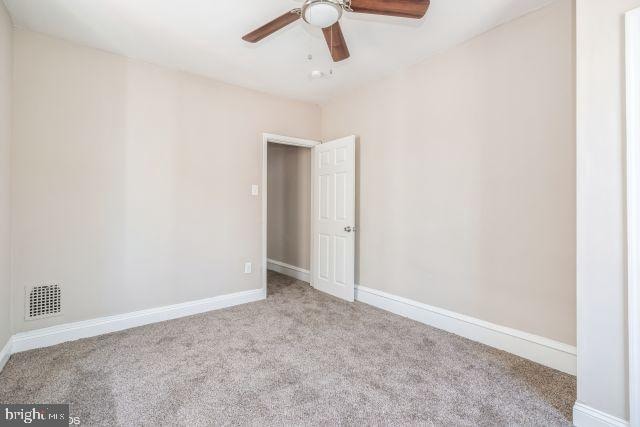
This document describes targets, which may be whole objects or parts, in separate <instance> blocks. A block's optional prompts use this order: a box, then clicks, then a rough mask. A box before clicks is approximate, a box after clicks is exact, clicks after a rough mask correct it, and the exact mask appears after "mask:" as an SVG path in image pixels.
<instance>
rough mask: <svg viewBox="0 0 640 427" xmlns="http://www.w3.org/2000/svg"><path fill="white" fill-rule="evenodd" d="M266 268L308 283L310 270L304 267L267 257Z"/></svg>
mask: <svg viewBox="0 0 640 427" xmlns="http://www.w3.org/2000/svg"><path fill="white" fill-rule="evenodd" d="M267 269H268V270H272V271H277V272H278V273H280V274H284V275H285V276H289V277H293V278H294V279H298V280H302V281H303V282H307V283H309V279H310V272H309V270H305V269H304V268H300V267H296V266H295V265H291V264H287V263H286V262H280V261H276V260H274V259H270V258H267Z"/></svg>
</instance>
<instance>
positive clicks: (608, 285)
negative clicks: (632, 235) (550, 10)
mask: <svg viewBox="0 0 640 427" xmlns="http://www.w3.org/2000/svg"><path fill="white" fill-rule="evenodd" d="M635 7H640V0H616V1H606V2H603V1H597V0H579V1H578V2H577V7H576V27H577V50H576V55H577V87H578V93H577V96H578V105H577V106H578V126H577V128H578V135H577V137H578V138H577V141H578V142H577V148H578V155H577V158H578V191H577V194H578V270H577V271H578V304H579V307H580V310H579V313H578V401H580V402H582V403H584V404H586V405H588V406H591V407H593V408H596V409H599V410H601V411H604V412H606V413H608V414H611V415H614V416H617V417H619V418H623V419H628V418H629V408H628V395H627V385H628V384H627V382H628V381H627V378H628V373H627V344H626V343H627V341H626V340H627V337H626V332H627V329H626V304H627V301H626V261H625V257H626V249H625V248H626V226H625V222H626V218H625V209H626V207H625V192H626V189H625V173H626V172H625V168H624V164H625V161H626V160H625V141H624V138H625V131H624V126H625V121H624V120H625V116H624V114H625V113H624V109H625V107H624V102H625V96H624V12H626V11H628V10H630V9H633V8H635Z"/></svg>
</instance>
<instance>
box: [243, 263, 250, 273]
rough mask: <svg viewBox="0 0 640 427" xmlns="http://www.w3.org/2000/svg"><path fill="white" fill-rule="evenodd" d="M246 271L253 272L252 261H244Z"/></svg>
mask: <svg viewBox="0 0 640 427" xmlns="http://www.w3.org/2000/svg"><path fill="white" fill-rule="evenodd" d="M244 273H245V274H251V263H250V262H245V263H244Z"/></svg>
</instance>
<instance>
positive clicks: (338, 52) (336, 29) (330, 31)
mask: <svg viewBox="0 0 640 427" xmlns="http://www.w3.org/2000/svg"><path fill="white" fill-rule="evenodd" d="M322 33H323V34H324V39H325V40H326V41H327V46H328V47H329V52H331V57H332V58H333V62H340V61H342V60H343V59H347V58H348V57H349V48H348V47H347V42H346V41H345V40H344V35H343V34H342V28H340V23H339V22H336V23H335V24H333V25H332V26H330V27H327V28H323V29H322Z"/></svg>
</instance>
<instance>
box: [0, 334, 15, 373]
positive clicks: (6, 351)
mask: <svg viewBox="0 0 640 427" xmlns="http://www.w3.org/2000/svg"><path fill="white" fill-rule="evenodd" d="M12 342H13V341H12V337H9V340H8V341H7V343H6V344H5V345H4V347H3V348H2V351H0V372H2V369H3V368H4V365H6V364H7V362H8V361H9V357H11V348H12Z"/></svg>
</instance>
